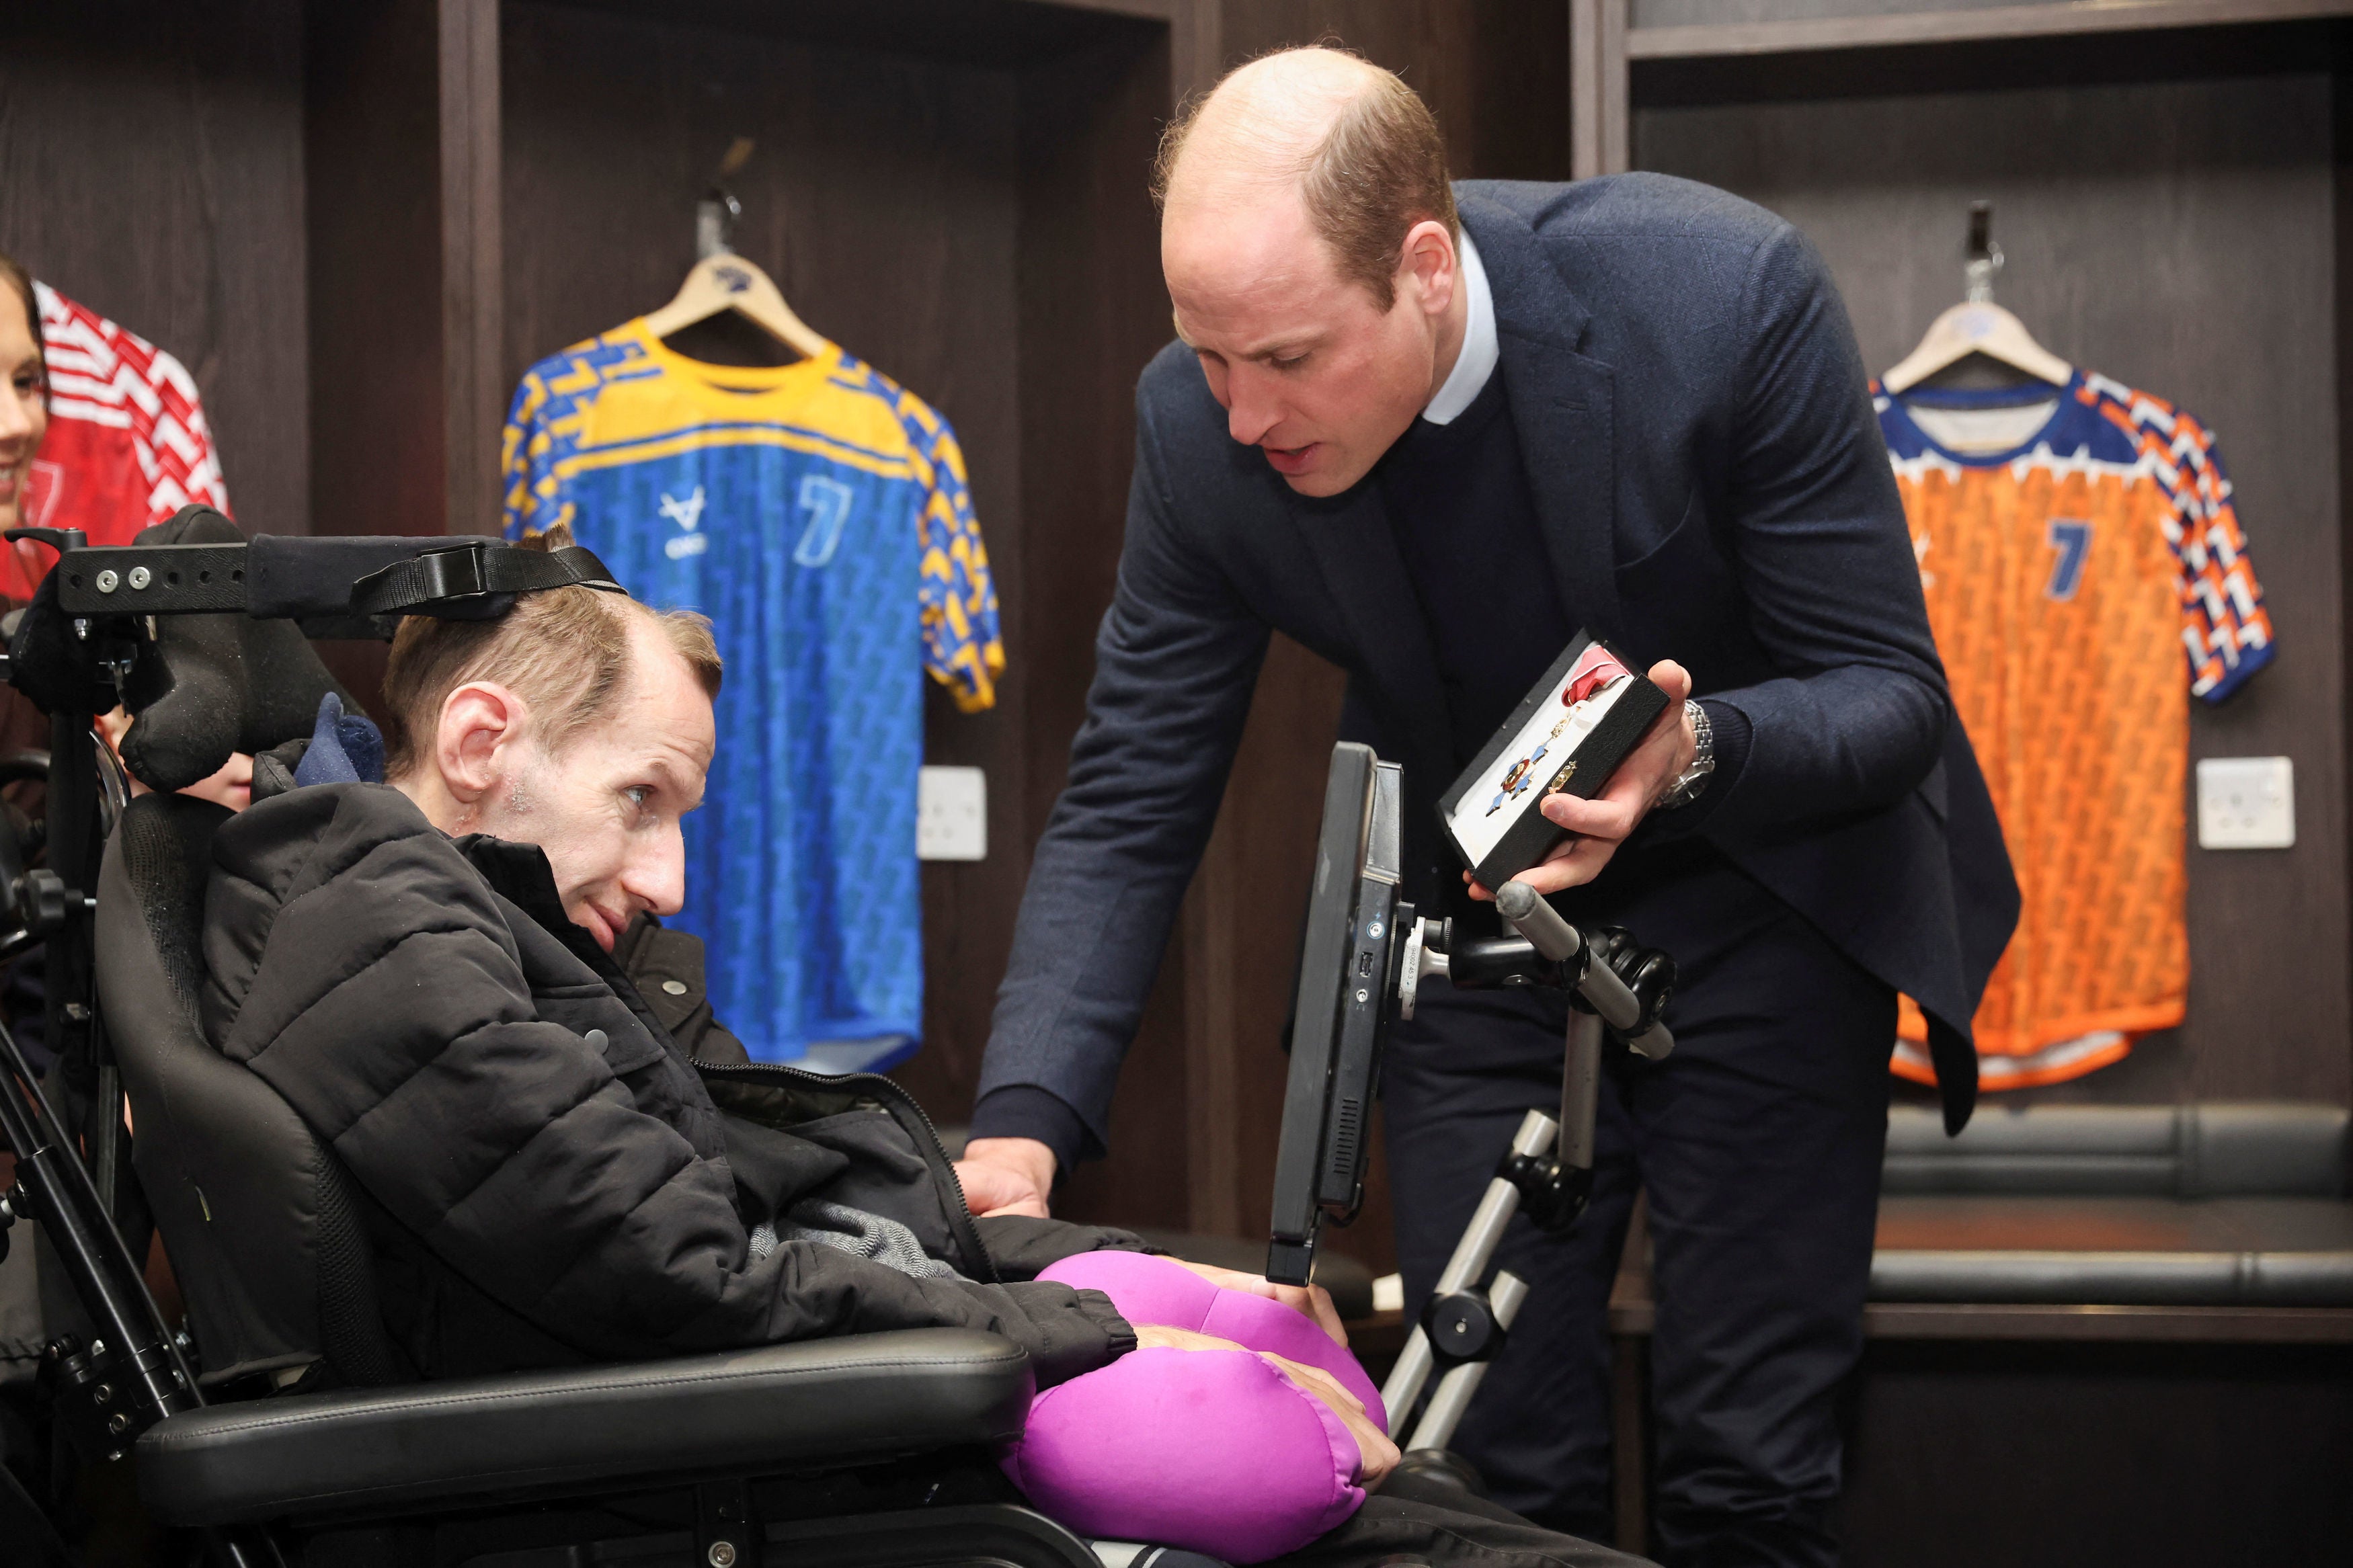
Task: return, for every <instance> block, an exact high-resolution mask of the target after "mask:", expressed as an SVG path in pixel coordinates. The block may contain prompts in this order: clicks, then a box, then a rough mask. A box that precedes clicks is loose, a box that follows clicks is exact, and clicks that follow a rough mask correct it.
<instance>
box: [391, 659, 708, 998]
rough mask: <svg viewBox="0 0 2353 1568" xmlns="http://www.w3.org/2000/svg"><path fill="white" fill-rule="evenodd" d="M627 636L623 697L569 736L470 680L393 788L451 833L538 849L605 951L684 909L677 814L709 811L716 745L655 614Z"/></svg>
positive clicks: (511, 693) (484, 683)
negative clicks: (706, 798)
mask: <svg viewBox="0 0 2353 1568" xmlns="http://www.w3.org/2000/svg"><path fill="white" fill-rule="evenodd" d="M628 636H629V658H628V680H627V683H626V685H625V686H624V688H623V689H622V691H621V693H620V695H619V697H618V698H617V700H614V701H613V702H612V703H611V704H610V705H609V706H608V707H607V708H606V709H605V710H604V711H602V712H601V713H598V714H596V716H594V717H592V718H591V719H589V720H588V721H586V723H583V724H580V725H578V726H577V727H576V728H572V729H570V732H569V733H565V732H563V731H564V730H565V723H564V720H565V715H564V714H562V713H561V712H557V713H549V712H545V711H534V710H533V706H532V704H531V703H530V702H529V701H527V700H525V699H524V698H523V697H522V695H521V694H520V693H518V692H516V691H515V690H514V689H512V688H511V687H508V686H505V685H502V684H501V683H500V682H498V681H495V680H486V679H485V680H472V681H469V682H467V683H466V684H464V685H462V686H459V687H458V688H457V689H455V690H453V691H451V692H450V693H449V695H448V698H447V699H446V700H444V701H443V702H442V704H441V710H440V718H439V721H438V726H437V727H436V728H435V729H434V730H433V731H431V732H430V733H428V734H425V735H420V736H419V737H418V742H419V744H418V745H417V757H416V758H415V760H414V762H413V763H411V764H410V765H409V766H408V767H407V768H406V771H405V772H402V773H396V774H395V775H394V776H393V777H392V778H390V779H389V780H388V781H387V782H389V783H390V784H392V785H393V786H394V787H395V788H396V789H398V790H399V791H400V792H401V793H402V794H403V795H406V796H408V798H409V799H411V800H412V801H415V802H416V803H417V808H418V809H419V810H421V811H422V812H424V814H425V816H426V818H427V821H429V822H431V823H432V824H433V826H436V827H438V828H439V829H441V831H443V832H444V833H448V834H451V835H459V834H467V833H485V834H489V835H490V836H491V837H496V838H504V839H508V840H511V841H512V842H514V843H518V844H536V845H538V846H539V847H540V848H542V849H543V850H544V851H545V852H546V854H547V860H548V864H549V866H550V867H551V868H553V869H554V873H555V888H556V891H557V892H558V893H559V894H561V895H562V897H563V900H564V912H565V914H567V915H569V916H571V917H572V919H573V921H575V923H577V924H579V925H581V926H583V927H585V928H586V930H587V931H588V933H589V934H590V935H591V936H593V937H595V938H596V942H597V945H599V946H600V947H602V948H604V949H605V951H607V952H611V951H612V950H613V944H614V943H615V942H617V941H618V940H619V938H620V935H621V932H622V931H625V930H627V929H628V924H629V922H630V921H632V920H634V919H636V918H637V916H638V914H640V913H642V912H646V911H651V912H652V913H654V914H658V915H668V914H675V913H677V912H678V910H679V909H680V908H681V906H682V905H683V904H684V903H685V901H686V843H685V839H684V837H683V835H682V834H681V827H680V819H681V817H683V816H685V814H686V813H688V812H690V811H692V810H693V809H694V808H695V807H696V806H697V805H701V804H702V781H703V775H704V774H705V773H708V772H709V771H710V767H711V753H712V747H713V745H714V744H715V742H716V732H715V730H714V727H713V724H712V710H711V698H710V696H709V695H708V694H707V693H706V692H705V691H704V689H703V688H702V683H701V682H700V680H698V679H697V678H696V676H695V673H694V671H693V669H692V668H691V667H690V666H689V665H688V664H687V662H686V660H685V659H684V658H682V657H681V655H680V654H679V653H678V651H677V650H676V649H675V648H673V647H671V646H670V643H669V641H668V640H667V639H666V638H665V637H663V636H662V634H661V632H660V631H659V628H658V627H657V626H656V624H655V622H654V620H653V617H651V616H647V615H644V614H641V613H640V614H632V615H630V616H628ZM547 706H549V705H547V704H543V705H542V707H543V708H545V707H547Z"/></svg>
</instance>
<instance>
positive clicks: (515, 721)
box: [433, 680, 531, 806]
mask: <svg viewBox="0 0 2353 1568" xmlns="http://www.w3.org/2000/svg"><path fill="white" fill-rule="evenodd" d="M530 728H531V706H530V704H528V703H526V702H525V701H524V700H522V698H521V697H519V696H517V695H516V694H515V693H514V692H513V691H512V690H511V689H508V688H506V687H504V686H501V685H500V684H499V683H498V682H496V681H494V680H477V681H470V682H469V683H468V684H466V685H464V686H461V687H459V688H458V689H457V690H455V691H452V692H451V693H449V696H448V700H446V701H444V702H443V703H442V704H441V722H440V725H439V727H438V728H437V729H436V730H435V731H434V736H433V761H434V764H435V766H436V767H437V768H438V770H439V772H440V774H441V783H442V786H443V787H444V788H446V789H447V790H448V792H449V795H450V796H451V798H452V799H454V800H456V801H457V803H458V804H459V805H460V806H472V805H475V804H477V803H478V802H480V800H481V798H482V797H483V796H484V795H487V794H489V793H490V791H491V786H492V785H494V784H497V783H498V780H499V778H500V775H501V774H502V773H507V772H509V771H511V768H512V758H513V755H514V752H513V750H512V748H514V747H516V746H518V745H520V744H521V743H522V741H523V739H524V737H525V736H526V734H527V733H528V732H529V731H530Z"/></svg>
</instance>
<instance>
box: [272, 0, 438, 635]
mask: <svg viewBox="0 0 2353 1568" xmlns="http://www.w3.org/2000/svg"><path fill="white" fill-rule="evenodd" d="M305 42H306V49H305V53H306V56H307V58H306V62H305V69H306V76H307V79H308V99H307V103H306V109H305V115H304V153H305V168H304V174H305V185H306V189H307V193H308V207H309V216H310V232H311V253H310V277H311V312H310V323H309V325H310V338H311V371H312V374H313V376H314V377H315V378H316V381H315V384H316V386H317V388H318V392H319V395H317V396H316V397H315V398H314V399H313V401H314V404H315V408H314V412H313V415H312V420H311V480H312V483H311V516H312V525H313V531H316V532H319V533H326V534H361V533H411V534H416V533H440V532H443V531H446V530H447V529H448V526H449V494H448V458H449V430H448V423H447V417H446V410H447V406H448V386H447V384H446V382H445V380H444V370H445V365H446V360H445V356H444V353H443V342H442V331H443V288H444V284H443V279H442V268H443V267H444V266H445V265H446V264H447V262H448V252H447V250H446V249H445V247H444V244H443V237H442V227H441V132H442V124H441V100H440V92H439V73H440V18H439V16H438V10H437V7H436V6H435V5H433V4H432V3H431V0H361V3H357V4H353V5H342V6H326V7H322V8H320V9H319V10H318V12H317V13H316V15H315V16H314V17H313V19H312V26H311V29H310V33H309V36H308V37H307V39H306V40H305ZM478 526H479V525H478ZM369 662H374V663H375V664H377V665H379V666H380V662H381V661H380V660H375V661H369ZM338 673H341V670H340V668H339V671H338Z"/></svg>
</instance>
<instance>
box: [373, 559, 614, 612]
mask: <svg viewBox="0 0 2353 1568" xmlns="http://www.w3.org/2000/svg"><path fill="white" fill-rule="evenodd" d="M545 588H594V589H596V590H597V591H598V592H599V593H606V594H622V595H626V594H627V593H628V589H626V588H624V587H622V586H621V584H619V583H617V582H616V581H614V579H613V574H612V573H610V572H609V571H607V570H606V567H605V563H603V562H602V561H599V560H597V559H596V553H595V552H593V551H590V550H588V549H586V548H585V547H583V546H581V545H577V544H566V545H561V546H559V547H557V548H556V549H554V550H544V551H543V550H517V549H514V548H513V547H512V546H510V545H506V544H503V543H501V542H497V541H495V540H489V539H470V540H467V541H465V542H463V543H459V544H453V545H451V546H449V547H448V549H446V550H432V551H427V552H425V553H424V554H422V555H417V556H414V557H412V558H410V559H409V560H406V561H397V562H395V563H393V564H391V565H389V566H386V567H385V568H384V569H383V570H382V571H380V572H371V573H369V574H367V575H366V576H364V577H363V578H361V579H360V580H359V581H358V582H356V583H354V584H352V613H353V615H361V616H434V617H436V618H437V619H439V620H445V621H487V620H492V619H495V618H496V617H498V616H503V615H505V614H506V613H507V611H509V610H511V609H512V608H513V607H514V600H515V595H518V594H534V593H537V592H539V591H540V590H542V589H545Z"/></svg>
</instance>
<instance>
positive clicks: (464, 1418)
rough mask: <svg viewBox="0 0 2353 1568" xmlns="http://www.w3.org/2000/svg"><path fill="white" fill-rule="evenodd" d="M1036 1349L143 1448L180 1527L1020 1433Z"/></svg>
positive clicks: (425, 1391)
mask: <svg viewBox="0 0 2353 1568" xmlns="http://www.w3.org/2000/svg"><path fill="white" fill-rule="evenodd" d="M1032 1387H1033V1385H1032V1380H1031V1377H1030V1373H1029V1358H1028V1356H1027V1355H1025V1354H1024V1353H1023V1352H1022V1351H1021V1350H1020V1349H1019V1348H1018V1346H1016V1345H1014V1344H1013V1343H1012V1342H1010V1341H1008V1340H1005V1339H1001V1338H999V1337H998V1336H997V1335H995V1334H987V1333H981V1332H977V1331H972V1330H967V1329H915V1330H905V1331H899V1332H896V1333H889V1334H859V1335H848V1336H844V1337H842V1338H839V1339H828V1340H811V1341H803V1342H798V1343H794V1344H779V1345H768V1346H763V1347H761V1348H758V1349H755V1350H746V1351H733V1352H725V1353H723V1354H718V1355H706V1356H693V1357H681V1358H679V1359H677V1360H672V1361H663V1362H650V1363H640V1364H637V1365H630V1366H618V1367H611V1366H600V1367H584V1368H580V1369H577V1370H566V1371H561V1372H544V1373H515V1374H510V1375H505V1376H500V1377H494V1378H470V1379H451V1380H448V1381H447V1382H440V1383H427V1384H411V1385H408V1386H406V1387H402V1388H389V1389H358V1390H343V1391H337V1392H334V1393H328V1394H298V1395H293V1396H290V1397H282V1398H275V1399H263V1400H258V1401H253V1402H250V1403H247V1404H240V1405H214V1406H211V1407H209V1408H206V1409H203V1410H195V1411H190V1412H187V1413H186V1414H185V1415H174V1416H173V1417H172V1418H171V1419H169V1420H167V1421H164V1422H163V1423H161V1424H159V1425H157V1426H153V1427H152V1428H150V1429H149V1430H148V1431H147V1432H146V1433H145V1434H144V1435H143V1436H142V1437H141V1438H140V1439H139V1444H138V1447H137V1451H136V1453H137V1464H138V1474H139V1491H140V1495H141V1497H142V1498H143V1499H144V1500H146V1503H147V1505H148V1508H149V1510H151V1511H152V1512H153V1514H154V1515H155V1517H157V1518H158V1519H160V1520H162V1521H164V1522H166V1523H170V1524H179V1525H207V1524H229V1523H236V1522H241V1521H264V1520H270V1519H278V1518H282V1517H288V1516H315V1515H321V1514H332V1513H342V1512H351V1511H361V1510H385V1509H387V1508H391V1507H396V1506H400V1505H416V1504H421V1503H430V1502H434V1501H438V1500H452V1501H454V1500H460V1499H470V1498H482V1497H488V1496H492V1495H516V1494H524V1493H530V1492H536V1491H541V1490H543V1489H554V1488H564V1487H573V1488H577V1487H579V1486H582V1485H584V1484H586V1485H594V1484H595V1483H597V1482H600V1481H607V1480H614V1481H618V1480H623V1479H626V1480H627V1481H628V1483H629V1484H630V1485H632V1486H636V1485H639V1484H642V1483H643V1482H644V1481H645V1480H646V1479H648V1478H649V1477H650V1476H654V1475H664V1476H673V1477H692V1476H696V1475H702V1474H718V1473H732V1474H747V1473H749V1474H759V1473H763V1472H770V1473H776V1472H784V1471H789V1470H793V1469H796V1468H805V1467H807V1468H818V1467H821V1468H838V1467H840V1466H844V1465H850V1464H857V1463H861V1462H866V1461H870V1460H876V1459H882V1458H892V1457H895V1456H899V1455H902V1454H913V1453H920V1452H923V1451H925V1450H929V1449H936V1448H944V1447H958V1446H965V1445H972V1444H993V1443H999V1442H1003V1441H1006V1440H1008V1439H1009V1438H1012V1437H1014V1436H1018V1435H1019V1433H1020V1431H1021V1425H1022V1421H1023V1419H1024V1417H1025V1416H1026V1415H1027V1414H1028V1412H1029V1398H1030V1394H1031V1392H1032Z"/></svg>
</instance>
